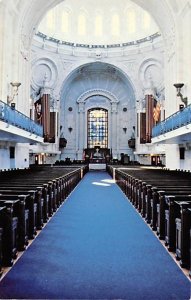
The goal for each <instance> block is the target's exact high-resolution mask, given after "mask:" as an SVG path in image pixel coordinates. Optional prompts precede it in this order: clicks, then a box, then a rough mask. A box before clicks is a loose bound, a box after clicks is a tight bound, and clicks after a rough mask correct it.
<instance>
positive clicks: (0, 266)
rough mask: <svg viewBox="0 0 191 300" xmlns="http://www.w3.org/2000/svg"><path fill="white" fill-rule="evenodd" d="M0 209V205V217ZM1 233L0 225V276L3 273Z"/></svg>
mask: <svg viewBox="0 0 191 300" xmlns="http://www.w3.org/2000/svg"><path fill="white" fill-rule="evenodd" d="M1 209H2V207H0V218H1ZM2 235H3V228H1V227H0V277H1V276H2V274H3V270H2V266H3V263H2V257H3V253H2Z"/></svg>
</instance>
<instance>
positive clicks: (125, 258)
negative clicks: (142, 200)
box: [0, 171, 190, 300]
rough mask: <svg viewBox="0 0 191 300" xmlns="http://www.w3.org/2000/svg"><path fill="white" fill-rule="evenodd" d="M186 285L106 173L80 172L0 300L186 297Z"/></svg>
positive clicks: (7, 281)
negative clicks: (8, 299) (74, 185)
mask: <svg viewBox="0 0 191 300" xmlns="http://www.w3.org/2000/svg"><path fill="white" fill-rule="evenodd" d="M189 295H190V282H189V280H188V279H187V278H186V277H185V276H184V275H183V273H182V271H181V270H180V269H179V267H178V266H177V265H176V263H175V262H174V261H173V260H172V258H171V257H170V256H169V254H168V253H167V252H166V250H165V249H164V247H163V246H162V245H161V243H160V242H159V241H158V239H157V238H156V237H155V235H154V234H153V233H152V231H151V230H150V229H149V228H148V226H147V224H145V222H144V221H143V220H142V219H141V217H140V216H139V214H138V213H137V212H136V210H135V209H134V208H133V207H132V206H131V204H130V203H129V202H128V200H127V198H126V197H125V196H124V194H123V193H122V192H121V190H120V189H119V188H118V186H117V185H116V184H114V183H113V182H112V180H111V178H110V176H109V175H108V174H107V173H106V172H102V171H97V172H96V171H94V172H89V173H88V174H86V175H85V177H84V178H83V180H82V181H81V182H80V184H79V185H78V186H77V188H76V189H75V190H74V191H73V192H72V194H71V195H70V196H69V197H68V199H67V201H66V202H65V203H64V204H63V205H62V206H61V207H60V209H59V210H58V212H57V213H56V214H55V215H54V217H53V218H52V219H51V220H50V222H49V223H48V224H47V225H46V227H45V228H44V229H43V230H42V232H41V233H40V234H39V236H38V237H37V238H36V239H35V241H34V242H33V243H32V245H31V246H30V247H29V248H28V249H27V251H25V253H24V254H23V255H22V257H21V258H20V259H19V260H18V262H17V263H16V264H15V265H14V267H13V268H12V270H11V271H10V272H9V273H8V274H7V275H6V276H5V277H4V279H3V280H2V281H1V283H0V298H1V299H7V298H12V299H13V298H14V299H129V300H142V299H145V300H158V299H161V300H171V299H177V300H187V299H189Z"/></svg>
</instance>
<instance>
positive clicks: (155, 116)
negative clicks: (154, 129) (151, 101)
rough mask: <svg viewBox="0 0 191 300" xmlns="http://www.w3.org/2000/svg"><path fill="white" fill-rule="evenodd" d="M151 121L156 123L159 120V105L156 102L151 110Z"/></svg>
mask: <svg viewBox="0 0 191 300" xmlns="http://www.w3.org/2000/svg"><path fill="white" fill-rule="evenodd" d="M153 119H154V120H155V122H158V121H159V119H160V103H159V102H157V101H156V104H155V105H154V108H153Z"/></svg>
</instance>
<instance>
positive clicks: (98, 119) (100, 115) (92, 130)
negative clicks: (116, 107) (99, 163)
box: [87, 108, 108, 148]
mask: <svg viewBox="0 0 191 300" xmlns="http://www.w3.org/2000/svg"><path fill="white" fill-rule="evenodd" d="M87 137H88V141H87V142H88V143H87V144H88V148H94V147H96V146H99V147H100V148H107V147H108V111H107V110H106V109H103V108H93V109H89V110H88V134H87Z"/></svg>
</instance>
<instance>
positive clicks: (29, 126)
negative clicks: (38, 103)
mask: <svg viewBox="0 0 191 300" xmlns="http://www.w3.org/2000/svg"><path fill="white" fill-rule="evenodd" d="M0 122H2V124H3V125H1V128H0V140H4V139H6V136H9V138H10V140H12V139H13V138H14V135H16V136H20V140H22V136H23V138H24V140H25V142H26V138H28V139H29V140H30V139H32V140H34V139H35V137H36V138H37V140H41V141H42V138H43V127H42V126H41V125H39V124H37V123H35V122H34V121H33V120H31V119H30V118H28V117H27V116H25V115H24V114H22V113H21V112H19V111H18V110H16V109H13V108H11V107H10V106H9V105H7V104H6V103H4V102H3V101H0ZM23 131H24V132H23ZM17 138H18V137H17ZM39 138H40V139H39Z"/></svg>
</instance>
